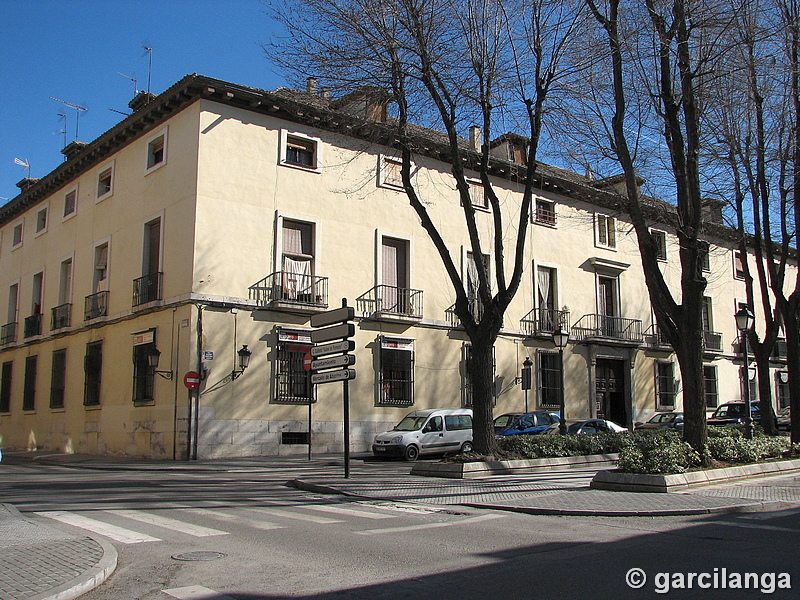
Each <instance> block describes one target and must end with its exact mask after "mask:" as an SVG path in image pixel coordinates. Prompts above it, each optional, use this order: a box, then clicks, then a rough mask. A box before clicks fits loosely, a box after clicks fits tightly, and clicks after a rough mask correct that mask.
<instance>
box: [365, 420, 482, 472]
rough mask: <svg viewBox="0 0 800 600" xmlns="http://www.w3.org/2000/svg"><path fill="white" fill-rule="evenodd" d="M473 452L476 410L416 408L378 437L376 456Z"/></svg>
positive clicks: (412, 458) (374, 451) (373, 448)
mask: <svg viewBox="0 0 800 600" xmlns="http://www.w3.org/2000/svg"><path fill="white" fill-rule="evenodd" d="M471 451H472V410H470V409H469V408H453V409H435V408H432V409H428V410H415V411H414V412H410V413H408V414H407V415H406V416H405V417H403V420H402V421H400V422H399V423H398V424H397V425H396V426H395V428H394V429H392V430H391V431H384V432H383V433H379V434H378V435H376V436H375V441H374V442H373V443H372V453H373V454H374V455H375V456H381V457H382V456H402V457H403V458H405V459H406V460H417V457H418V456H419V455H420V454H446V453H448V452H453V453H457V452H471Z"/></svg>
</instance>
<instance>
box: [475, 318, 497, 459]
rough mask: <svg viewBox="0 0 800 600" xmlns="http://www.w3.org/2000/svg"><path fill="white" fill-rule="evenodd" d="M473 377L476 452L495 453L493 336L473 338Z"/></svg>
mask: <svg viewBox="0 0 800 600" xmlns="http://www.w3.org/2000/svg"><path fill="white" fill-rule="evenodd" d="M471 341H472V353H471V361H470V378H471V381H472V420H473V425H472V435H473V445H474V448H475V452H478V453H479V454H494V452H495V449H496V445H495V441H494V427H493V426H492V418H493V417H492V409H493V404H494V342H495V340H494V338H493V337H491V336H490V335H486V334H479V335H476V336H475V337H473V338H472V340H471Z"/></svg>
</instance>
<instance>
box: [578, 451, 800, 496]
mask: <svg viewBox="0 0 800 600" xmlns="http://www.w3.org/2000/svg"><path fill="white" fill-rule="evenodd" d="M797 471H800V459H792V460H778V461H774V462H766V463H754V464H750V465H740V466H736V467H724V468H721V469H705V470H702V471H688V472H686V473H677V474H675V475H650V474H639V473H623V472H621V471H599V472H597V473H596V474H595V476H594V478H593V479H592V482H591V484H590V486H591V487H592V488H595V489H599V490H612V491H619V492H680V491H685V490H688V489H690V488H694V487H699V486H704V485H712V484H715V483H727V482H731V481H736V480H738V479H749V478H752V477H765V476H767V475H780V474H782V473H794V472H797Z"/></svg>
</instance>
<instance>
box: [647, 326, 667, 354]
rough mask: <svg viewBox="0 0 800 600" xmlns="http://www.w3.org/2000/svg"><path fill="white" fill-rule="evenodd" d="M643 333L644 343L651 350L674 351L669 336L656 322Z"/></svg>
mask: <svg viewBox="0 0 800 600" xmlns="http://www.w3.org/2000/svg"><path fill="white" fill-rule="evenodd" d="M643 335H644V343H645V344H646V345H647V347H648V348H650V349H651V350H662V351H672V344H670V343H669V340H668V339H667V336H665V335H664V332H663V331H662V330H661V328H659V326H658V325H657V324H656V323H654V324H652V325H650V327H648V328H647V329H646V330H645V332H644V334H643Z"/></svg>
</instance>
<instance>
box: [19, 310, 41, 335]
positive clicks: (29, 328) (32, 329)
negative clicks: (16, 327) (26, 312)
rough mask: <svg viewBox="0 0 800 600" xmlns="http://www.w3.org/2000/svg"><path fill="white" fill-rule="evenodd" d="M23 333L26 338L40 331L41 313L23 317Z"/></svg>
mask: <svg viewBox="0 0 800 600" xmlns="http://www.w3.org/2000/svg"><path fill="white" fill-rule="evenodd" d="M23 329H24V331H23V334H24V336H25V337H26V338H29V337H33V336H34V335H39V334H41V333H42V313H38V314H35V315H31V316H30V317H25V321H24V325H23Z"/></svg>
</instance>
